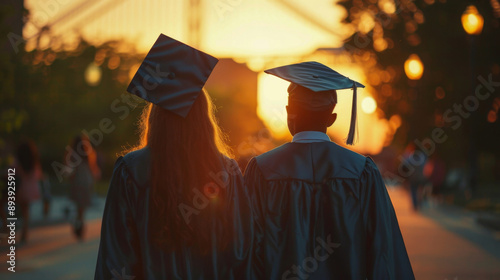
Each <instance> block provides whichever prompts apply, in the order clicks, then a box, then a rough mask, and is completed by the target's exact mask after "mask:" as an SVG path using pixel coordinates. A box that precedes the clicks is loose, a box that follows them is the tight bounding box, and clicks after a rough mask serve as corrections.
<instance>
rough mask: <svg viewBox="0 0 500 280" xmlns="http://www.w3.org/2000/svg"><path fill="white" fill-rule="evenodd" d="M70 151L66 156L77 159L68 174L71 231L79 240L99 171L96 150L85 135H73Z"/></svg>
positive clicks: (81, 236) (81, 237)
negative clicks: (73, 213)
mask: <svg viewBox="0 0 500 280" xmlns="http://www.w3.org/2000/svg"><path fill="white" fill-rule="evenodd" d="M71 153H72V154H71V155H69V156H68V157H66V158H72V159H79V160H78V164H76V166H75V167H74V168H73V170H72V173H71V175H70V199H71V200H72V201H73V202H74V203H75V206H76V218H75V222H74V224H73V232H74V234H75V236H76V237H77V238H78V239H79V240H82V239H83V233H84V228H85V222H84V220H85V210H86V209H87V208H88V207H89V206H90V203H91V200H92V194H93V188H94V183H95V181H96V180H98V179H99V177H100V175H101V171H100V169H99V167H98V166H97V158H96V152H95V150H94V148H93V147H92V144H91V143H90V141H89V138H88V137H87V135H85V134H82V135H78V136H76V137H75V139H74V140H73V143H72V150H71Z"/></svg>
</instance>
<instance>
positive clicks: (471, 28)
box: [462, 5, 484, 35]
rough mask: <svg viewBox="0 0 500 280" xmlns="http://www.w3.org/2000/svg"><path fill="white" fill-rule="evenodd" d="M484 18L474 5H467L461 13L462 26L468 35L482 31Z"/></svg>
mask: <svg viewBox="0 0 500 280" xmlns="http://www.w3.org/2000/svg"><path fill="white" fill-rule="evenodd" d="M483 24H484V19H483V17H482V16H481V14H480V13H479V12H478V11H477V8H476V7H475V6H474V5H470V6H468V7H467V9H466V10H465V12H464V13H463V14H462V26H463V27H464V30H465V32H467V34H470V35H479V34H481V31H483Z"/></svg>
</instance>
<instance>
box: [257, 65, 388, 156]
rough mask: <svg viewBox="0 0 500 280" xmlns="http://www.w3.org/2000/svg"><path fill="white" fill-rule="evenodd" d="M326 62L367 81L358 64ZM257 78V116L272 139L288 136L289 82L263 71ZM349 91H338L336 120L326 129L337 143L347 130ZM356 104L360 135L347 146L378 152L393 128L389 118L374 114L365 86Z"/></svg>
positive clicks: (344, 73)
mask: <svg viewBox="0 0 500 280" xmlns="http://www.w3.org/2000/svg"><path fill="white" fill-rule="evenodd" d="M322 62H323V61H322ZM323 63H324V62H323ZM325 64H326V65H327V66H329V67H335V70H337V71H339V72H340V73H342V74H343V75H346V76H348V77H350V78H355V77H356V80H357V81H359V82H361V83H362V84H365V85H367V84H368V83H367V82H366V78H365V77H364V75H363V71H362V69H361V68H359V66H354V65H348V64H346V65H342V66H339V65H338V64H337V65H335V66H334V65H329V64H327V63H325ZM258 81H259V87H258V91H259V93H258V104H259V105H258V108H257V113H258V115H259V117H260V118H261V119H262V120H263V121H264V123H265V124H266V126H267V127H269V129H270V130H271V132H272V134H273V136H274V137H275V138H282V139H283V138H290V137H291V136H290V133H289V131H288V126H287V116H286V109H285V106H286V105H287V103H288V93H287V88H288V85H289V84H290V83H289V82H287V81H284V80H282V79H279V78H277V77H275V76H272V75H268V74H265V73H263V72H261V73H260V74H259V77H258ZM352 92H353V91H352V89H346V90H339V91H337V101H338V104H337V106H336V107H335V110H334V113H336V114H337V121H336V122H335V123H334V124H333V126H331V127H329V128H328V135H330V137H331V138H332V140H334V141H335V142H336V143H338V144H340V145H344V144H345V139H346V137H347V133H348V131H349V124H350V121H351V104H352ZM357 106H358V108H359V110H358V116H357V118H358V126H357V131H358V133H359V138H358V142H356V144H355V145H354V146H347V148H349V149H352V150H354V151H356V152H360V153H366V154H377V153H379V152H380V151H381V150H382V148H383V147H384V143H385V142H386V139H387V137H388V136H387V135H388V134H391V133H392V131H393V129H391V124H389V121H388V120H386V119H384V118H380V117H379V115H378V114H374V112H375V111H376V109H377V104H376V102H375V100H374V99H373V97H371V94H370V92H369V89H368V88H363V89H362V88H358V105H357Z"/></svg>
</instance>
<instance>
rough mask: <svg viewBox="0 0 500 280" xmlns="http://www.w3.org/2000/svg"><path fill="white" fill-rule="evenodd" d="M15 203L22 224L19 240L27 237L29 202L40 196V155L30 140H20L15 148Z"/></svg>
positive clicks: (25, 239)
mask: <svg viewBox="0 0 500 280" xmlns="http://www.w3.org/2000/svg"><path fill="white" fill-rule="evenodd" d="M15 167H16V175H17V176H16V186H18V187H17V188H16V204H17V205H19V209H20V211H21V217H22V218H23V225H22V229H21V242H26V241H27V239H28V229H29V223H30V206H31V203H32V202H33V201H35V200H38V199H39V198H40V185H39V181H40V179H41V178H42V168H41V165H40V157H39V155H38V150H37V148H36V145H35V143H34V142H33V141H31V140H26V141H23V142H21V144H19V146H18V147H17V149H16V162H15Z"/></svg>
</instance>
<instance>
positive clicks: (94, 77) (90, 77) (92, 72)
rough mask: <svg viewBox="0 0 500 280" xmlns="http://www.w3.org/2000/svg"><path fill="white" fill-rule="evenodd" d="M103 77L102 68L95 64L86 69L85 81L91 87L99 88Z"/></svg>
mask: <svg viewBox="0 0 500 280" xmlns="http://www.w3.org/2000/svg"><path fill="white" fill-rule="evenodd" d="M101 76H102V70H101V68H100V67H99V66H97V65H96V64H95V63H93V62H92V63H90V64H89V66H87V69H85V81H86V82H87V84H89V85H90V86H97V85H98V84H99V83H100V82H101Z"/></svg>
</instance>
